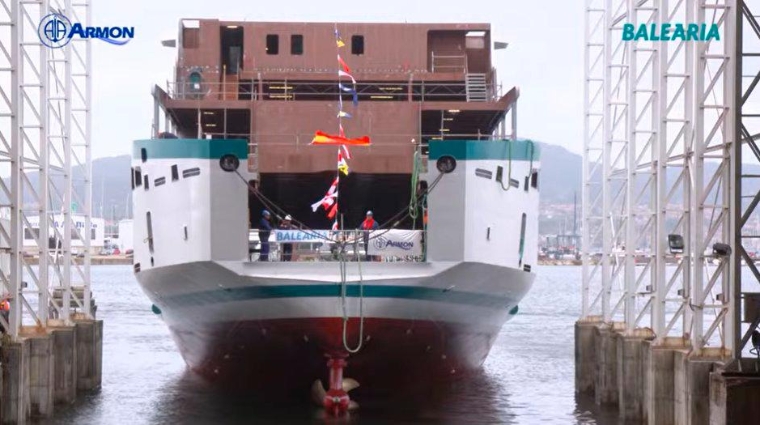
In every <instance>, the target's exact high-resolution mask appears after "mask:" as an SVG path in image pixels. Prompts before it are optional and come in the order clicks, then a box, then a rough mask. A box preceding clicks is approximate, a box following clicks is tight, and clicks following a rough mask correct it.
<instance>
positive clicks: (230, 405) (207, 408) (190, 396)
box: [44, 266, 617, 425]
mask: <svg viewBox="0 0 760 425" xmlns="http://www.w3.org/2000/svg"><path fill="white" fill-rule="evenodd" d="M580 272H581V269H580V267H560V266H555V267H550V266H546V267H539V268H538V271H537V274H538V279H537V281H536V284H535V285H534V287H533V289H532V290H531V292H530V293H529V294H528V296H527V297H526V299H525V300H524V301H523V303H522V304H521V305H520V313H519V314H518V315H517V316H516V317H515V318H514V319H513V320H512V321H510V322H509V323H508V324H507V325H505V327H504V328H503V329H502V332H501V334H500V336H499V338H498V339H497V341H496V344H495V346H494V348H493V349H492V350H491V354H490V355H489V357H488V360H487V361H486V363H485V365H484V368H483V371H482V373H479V374H477V375H475V376H472V377H468V378H466V379H463V380H461V381H457V382H453V383H452V384H451V385H450V386H449V387H447V388H441V389H440V391H437V392H436V394H435V395H434V396H431V397H427V396H426V397H425V401H424V402H419V401H418V402H414V403H411V405H405V404H404V405H400V404H399V403H397V402H393V403H390V404H383V402H379V403H375V404H373V401H369V400H358V401H359V403H360V404H361V406H362V408H361V409H360V411H359V412H357V413H356V414H354V416H353V417H352V420H351V422H355V423H410V424H411V423H451V424H462V423H473V424H485V423H499V424H539V423H540V424H562V425H566V424H600V425H607V424H617V414H616V412H615V411H599V410H598V408H597V407H596V406H595V405H594V403H593V400H590V399H587V398H577V397H576V396H575V393H574V359H573V356H574V354H573V353H574V346H573V337H574V330H573V325H574V323H575V320H576V319H577V318H578V316H579V314H580V305H581V300H580ZM92 279H93V282H92V284H93V291H94V294H95V297H96V300H97V303H98V317H99V318H101V319H103V320H104V321H105V325H104V337H103V385H102V389H101V390H99V391H97V392H94V393H90V394H82V393H80V394H79V395H78V398H77V402H76V403H75V404H74V405H72V406H67V407H59V406H56V414H55V418H54V419H53V420H51V421H46V422H44V423H50V424H125V423H129V424H220V423H235V424H237V423H241V424H243V423H247V424H249V423H257V424H258V423H272V424H283V423H320V422H321V421H320V420H318V419H315V418H317V417H318V412H316V411H315V409H314V408H313V407H312V405H311V403H310V402H309V400H308V395H307V394H306V395H304V399H305V400H302V401H296V402H289V403H284V404H283V405H271V404H263V403H260V402H257V401H256V400H254V399H253V398H251V397H247V396H227V395H223V394H220V393H219V391H216V390H215V389H214V388H211V387H209V385H208V384H206V383H205V382H204V381H203V380H201V379H200V378H198V377H196V376H195V375H194V374H193V373H192V372H189V371H187V370H186V368H185V364H184V362H183V361H182V358H181V357H180V355H179V353H178V352H177V351H176V349H175V346H174V342H173V341H172V339H171V337H170V335H169V333H168V331H167V329H166V327H165V326H164V324H163V322H161V320H160V319H159V318H158V317H156V316H155V315H154V314H153V313H151V310H150V302H149V301H148V299H147V297H145V295H143V293H142V292H141V291H140V289H139V287H138V285H137V282H136V281H135V279H134V277H133V275H132V270H131V266H98V267H93V268H92Z"/></svg>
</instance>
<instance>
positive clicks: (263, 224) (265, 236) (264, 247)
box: [259, 210, 272, 261]
mask: <svg viewBox="0 0 760 425" xmlns="http://www.w3.org/2000/svg"><path fill="white" fill-rule="evenodd" d="M271 220H272V214H270V213H269V211H267V210H264V211H262V212H261V221H260V222H259V242H261V252H260V254H259V261H269V236H270V235H271V234H272V222H271Z"/></svg>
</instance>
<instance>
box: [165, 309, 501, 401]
mask: <svg viewBox="0 0 760 425" xmlns="http://www.w3.org/2000/svg"><path fill="white" fill-rule="evenodd" d="M171 330H172V333H173V335H174V338H175V340H176V341H177V344H178V346H179V348H180V350H181V352H182V355H183V357H184V359H185V361H186V362H187V364H188V365H189V366H190V368H191V369H192V370H194V371H196V372H198V373H200V374H201V375H202V376H204V377H206V378H208V379H209V380H211V381H214V382H217V383H220V384H222V385H224V387H225V388H228V389H232V388H235V389H245V390H258V391H259V392H262V393H263V394H272V395H276V394H286V395H292V394H299V393H300V394H301V395H303V394H304V392H305V391H308V389H309V388H310V386H311V384H312V383H313V382H314V380H316V379H321V380H322V382H323V383H324V384H325V387H327V376H328V367H327V361H328V358H327V356H328V355H337V356H341V355H345V354H347V353H346V350H345V348H344V345H343V321H342V319H340V318H329V319H327V318H312V319H281V320H267V321H255V322H254V321H247V322H235V323H225V324H218V325H216V326H214V327H206V328H202V329H179V328H176V327H173V328H172V329H171ZM498 331H499V329H498V328H482V327H481V328H477V329H476V328H473V327H471V326H465V325H457V324H450V323H439V322H430V321H407V320H390V319H365V321H364V334H363V344H362V348H361V350H360V351H359V352H358V353H356V354H350V355H348V357H347V359H346V360H347V362H348V365H347V367H346V368H345V370H344V376H345V377H348V378H353V379H355V380H357V381H358V382H359V383H360V384H361V387H360V388H359V389H357V390H356V391H355V392H352V397H353V396H354V394H356V393H387V394H391V393H395V392H397V391H398V390H399V388H404V389H411V388H418V387H426V386H430V385H431V384H434V383H436V382H440V380H441V379H449V378H451V377H455V376H460V375H462V374H466V373H467V372H470V371H472V370H475V369H478V368H479V366H480V365H482V363H483V361H484V360H485V358H486V356H487V355H488V351H489V350H490V348H491V345H492V344H493V341H494V340H495V338H496V335H497V333H498ZM346 336H347V342H348V345H349V347H352V348H354V347H356V345H357V344H358V341H359V320H358V319H351V320H350V321H349V323H348V330H347V333H346Z"/></svg>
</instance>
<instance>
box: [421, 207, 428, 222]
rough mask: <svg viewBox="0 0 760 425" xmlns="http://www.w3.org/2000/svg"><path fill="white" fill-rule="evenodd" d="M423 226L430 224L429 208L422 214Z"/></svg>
mask: <svg viewBox="0 0 760 425" xmlns="http://www.w3.org/2000/svg"><path fill="white" fill-rule="evenodd" d="M422 224H428V216H427V208H425V211H424V212H423V213H422Z"/></svg>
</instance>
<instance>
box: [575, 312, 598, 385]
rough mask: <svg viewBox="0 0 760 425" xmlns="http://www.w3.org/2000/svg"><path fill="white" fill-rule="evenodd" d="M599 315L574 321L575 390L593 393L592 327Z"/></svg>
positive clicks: (593, 356)
mask: <svg viewBox="0 0 760 425" xmlns="http://www.w3.org/2000/svg"><path fill="white" fill-rule="evenodd" d="M599 323H600V318H599V317H589V318H587V319H585V320H579V321H577V322H575V392H576V393H581V394H589V395H593V394H594V363H595V361H596V350H595V349H594V329H595V328H596V327H597V326H599Z"/></svg>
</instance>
